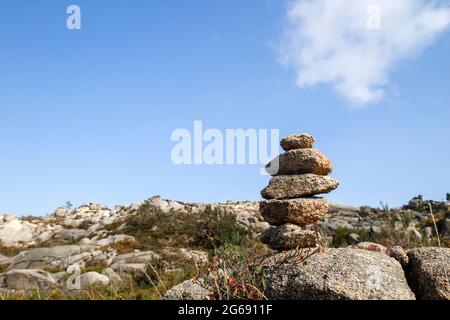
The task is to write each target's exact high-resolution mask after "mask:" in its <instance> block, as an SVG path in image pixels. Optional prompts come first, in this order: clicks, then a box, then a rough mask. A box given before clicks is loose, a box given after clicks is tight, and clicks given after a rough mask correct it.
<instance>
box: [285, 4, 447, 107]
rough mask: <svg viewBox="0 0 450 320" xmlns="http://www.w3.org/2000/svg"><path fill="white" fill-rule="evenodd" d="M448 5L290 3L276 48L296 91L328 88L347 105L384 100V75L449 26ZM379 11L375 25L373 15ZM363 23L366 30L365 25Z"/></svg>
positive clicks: (418, 51)
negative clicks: (289, 70)
mask: <svg viewBox="0 0 450 320" xmlns="http://www.w3.org/2000/svg"><path fill="white" fill-rule="evenodd" d="M449 5H450V3H449V2H447V1H439V2H433V3H431V2H430V1H427V0H294V1H293V3H292V6H291V7H290V8H289V11H288V17H287V19H288V22H287V25H286V29H285V34H284V37H283V39H282V41H281V45H280V48H279V49H280V50H279V51H280V61H281V62H282V63H283V64H285V65H287V66H290V67H292V68H293V69H294V70H295V71H296V74H297V84H298V85H299V86H300V87H306V86H313V85H316V84H320V83H327V84H331V85H332V86H333V87H334V88H335V90H337V92H338V93H339V94H341V95H342V96H344V97H345V98H346V99H348V100H349V101H350V102H351V103H353V104H356V105H363V104H367V103H371V102H376V101H379V100H380V99H382V98H383V97H384V95H385V89H386V86H387V85H388V83H389V78H388V74H389V71H390V70H391V69H392V67H393V66H394V65H395V64H396V62H398V61H399V60H401V59H405V58H412V57H415V56H416V55H417V54H418V53H420V52H421V51H422V50H423V49H425V48H426V47H427V46H429V45H431V44H432V42H433V41H434V40H435V39H436V37H437V36H438V35H439V34H440V33H442V32H443V31H446V29H447V28H448V27H449V26H450V6H449ZM377 8H378V9H380V15H379V18H380V19H379V22H380V28H378V29H374V28H373V27H374V26H375V27H376V26H377V16H378V15H377V10H373V9H377ZM368 24H369V26H370V27H369V26H368Z"/></svg>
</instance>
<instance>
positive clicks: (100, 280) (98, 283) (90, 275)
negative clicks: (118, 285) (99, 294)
mask: <svg viewBox="0 0 450 320" xmlns="http://www.w3.org/2000/svg"><path fill="white" fill-rule="evenodd" d="M80 285H81V289H83V290H86V289H89V288H93V287H107V286H109V278H108V276H106V275H103V274H100V273H97V272H93V271H91V272H86V273H84V274H82V275H81V276H80Z"/></svg>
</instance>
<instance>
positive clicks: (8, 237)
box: [0, 217, 37, 246]
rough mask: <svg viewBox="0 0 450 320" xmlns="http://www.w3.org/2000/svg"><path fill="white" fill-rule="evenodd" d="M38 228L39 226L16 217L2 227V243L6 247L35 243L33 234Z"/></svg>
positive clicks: (0, 235) (0, 234) (0, 232)
mask: <svg viewBox="0 0 450 320" xmlns="http://www.w3.org/2000/svg"><path fill="white" fill-rule="evenodd" d="M5 221H6V220H5ZM36 228H37V226H35V225H33V224H31V223H29V222H27V221H21V220H19V219H17V218H15V217H14V218H12V219H11V220H8V221H6V222H5V223H3V224H2V225H0V239H1V242H2V244H3V245H6V246H12V245H18V244H19V243H22V242H25V243H27V242H31V241H33V234H34V231H35V230H36Z"/></svg>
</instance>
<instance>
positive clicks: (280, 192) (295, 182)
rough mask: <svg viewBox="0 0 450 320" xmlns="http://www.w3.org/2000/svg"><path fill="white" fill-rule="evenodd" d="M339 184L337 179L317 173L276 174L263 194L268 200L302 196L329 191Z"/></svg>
mask: <svg viewBox="0 0 450 320" xmlns="http://www.w3.org/2000/svg"><path fill="white" fill-rule="evenodd" d="M338 186H339V182H338V181H337V180H335V179H333V178H331V177H326V176H320V175H315V174H303V175H291V176H276V177H273V178H272V179H271V180H270V182H269V185H268V186H267V187H266V188H264V189H263V190H262V191H261V195H262V197H263V198H264V199H268V200H270V199H279V200H281V199H289V198H301V197H308V196H314V195H317V194H321V193H328V192H331V191H333V190H334V189H336V188H337V187H338Z"/></svg>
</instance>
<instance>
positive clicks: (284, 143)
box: [280, 133, 314, 151]
mask: <svg viewBox="0 0 450 320" xmlns="http://www.w3.org/2000/svg"><path fill="white" fill-rule="evenodd" d="M280 145H281V148H283V150H284V151H291V150H296V149H310V148H312V147H313V145H314V137H313V136H311V135H310V134H307V133H303V134H291V135H289V136H287V137H286V138H284V139H283V140H281V143H280Z"/></svg>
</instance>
